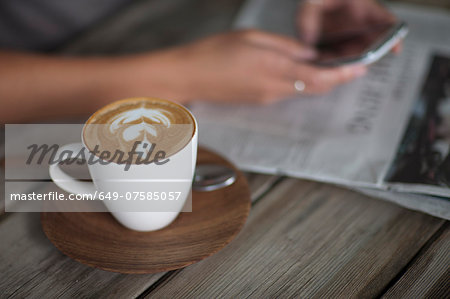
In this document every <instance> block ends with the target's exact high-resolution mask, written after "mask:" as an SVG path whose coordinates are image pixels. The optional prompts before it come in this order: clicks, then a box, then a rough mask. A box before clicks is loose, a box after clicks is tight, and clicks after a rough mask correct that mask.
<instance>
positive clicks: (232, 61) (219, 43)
mask: <svg viewBox="0 0 450 299" xmlns="http://www.w3.org/2000/svg"><path fill="white" fill-rule="evenodd" d="M313 55H314V53H313V52H312V51H311V50H310V49H308V48H306V47H305V46H302V45H301V44H300V43H298V42H297V41H295V40H293V39H289V38H286V37H281V36H277V35H273V34H268V33H263V32H259V31H253V30H250V31H241V32H231V33H226V34H220V35H216V36H213V37H209V38H206V39H204V40H201V41H198V42H194V43H192V44H188V45H185V46H182V47H178V48H172V49H168V50H164V51H157V52H152V53H146V54H139V55H131V56H123V57H109V58H108V57H92V58H76V57H59V56H46V55H37V54H26V53H12V52H6V51H3V52H0V65H1V69H0V105H1V109H0V117H1V119H2V121H3V123H11V122H20V121H31V120H33V119H43V118H55V117H60V118H61V117H66V116H76V115H86V114H90V113H92V112H93V111H95V110H96V109H97V108H99V107H101V106H103V105H105V104H106V103H108V102H110V101H113V100H117V99H121V98H126V97H133V96H154V97H160V98H166V99H173V100H175V101H178V102H182V103H183V102H187V101H189V100H192V99H204V100H210V101H249V102H256V103H258V102H265V103H267V102H273V101H276V100H279V99H281V98H283V97H286V96H289V95H292V94H294V93H295V89H294V82H295V81H296V80H301V81H303V82H304V83H305V90H304V92H305V93H323V92H326V91H329V90H330V89H332V88H333V87H335V86H336V85H339V84H342V83H344V82H346V81H349V80H351V79H353V78H355V77H358V76H361V75H363V74H364V72H365V68H364V67H361V66H353V67H342V68H329V69H324V68H317V67H314V66H312V65H309V64H308V62H307V60H308V59H310V58H312V57H313Z"/></svg>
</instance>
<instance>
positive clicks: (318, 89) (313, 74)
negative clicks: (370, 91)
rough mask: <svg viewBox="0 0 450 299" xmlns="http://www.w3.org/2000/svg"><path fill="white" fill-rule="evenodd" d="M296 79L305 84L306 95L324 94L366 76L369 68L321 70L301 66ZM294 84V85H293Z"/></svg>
mask: <svg viewBox="0 0 450 299" xmlns="http://www.w3.org/2000/svg"><path fill="white" fill-rule="evenodd" d="M296 72H297V74H296V78H294V80H292V81H291V82H295V80H296V79H298V80H301V81H303V82H304V84H305V88H304V93H307V94H308V93H311V94H317V93H324V92H328V91H330V90H332V89H333V88H335V87H336V86H337V85H340V84H344V83H346V82H348V81H351V80H353V79H356V78H358V77H361V76H364V75H365V74H366V73H367V67H366V66H364V65H354V66H343V67H334V68H320V67H315V66H310V65H300V66H299V67H298V68H297V70H296ZM292 84H293V83H292Z"/></svg>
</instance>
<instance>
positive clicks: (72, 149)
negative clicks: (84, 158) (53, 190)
mask: <svg viewBox="0 0 450 299" xmlns="http://www.w3.org/2000/svg"><path fill="white" fill-rule="evenodd" d="M83 150H84V146H83V144H81V143H70V144H66V145H64V146H62V147H60V148H59V149H58V151H57V152H56V157H61V154H62V153H63V152H64V151H66V153H72V155H70V154H69V155H66V157H64V158H63V159H61V161H64V160H68V159H71V158H74V157H75V156H76V154H77V153H79V152H81V151H83ZM49 173H50V177H51V179H52V180H53V182H54V183H55V184H56V185H57V186H58V187H60V188H61V189H63V190H65V191H67V192H70V193H74V194H83V195H84V194H86V195H91V196H93V197H94V195H95V193H96V188H95V186H94V183H92V182H83V181H80V180H78V179H76V178H74V177H72V176H70V175H68V174H67V173H65V172H64V171H62V169H61V168H60V166H59V163H55V164H51V165H50V167H49Z"/></svg>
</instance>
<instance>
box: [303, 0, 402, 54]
mask: <svg viewBox="0 0 450 299" xmlns="http://www.w3.org/2000/svg"><path fill="white" fill-rule="evenodd" d="M395 20H396V18H395V16H394V15H392V14H391V13H390V12H389V11H388V10H387V9H386V8H384V7H383V6H382V5H381V4H380V3H378V2H377V1H376V0H304V1H303V2H302V3H301V4H300V6H299V10H298V18H297V24H298V28H299V33H300V35H301V38H302V40H303V41H304V42H305V43H306V44H308V45H310V46H313V45H315V44H316V43H317V42H318V41H319V39H320V38H321V37H325V36H333V35H339V34H342V33H346V32H354V31H355V29H356V30H364V29H367V28H369V27H371V26H374V25H382V24H391V23H394V22H395ZM393 51H394V52H395V53H398V52H400V51H401V43H398V44H397V45H396V46H395V47H394V48H393Z"/></svg>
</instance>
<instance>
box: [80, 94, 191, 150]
mask: <svg viewBox="0 0 450 299" xmlns="http://www.w3.org/2000/svg"><path fill="white" fill-rule="evenodd" d="M194 128H195V127H194V123H193V120H192V117H191V116H190V114H189V113H188V112H187V111H186V110H185V109H184V108H183V107H181V106H178V105H176V104H173V103H170V102H166V101H163V100H155V99H147V98H140V99H130V100H125V101H119V102H117V104H114V103H113V104H111V105H108V106H106V107H105V108H103V109H101V110H99V111H98V112H97V113H95V114H94V115H93V116H92V117H91V118H90V119H89V120H88V122H87V124H86V126H85V129H84V132H83V137H84V140H85V144H86V145H87V147H88V148H89V150H91V151H92V150H93V149H94V148H95V146H98V147H99V150H100V151H105V150H107V151H110V152H114V151H115V150H120V151H123V152H125V153H128V152H129V151H130V150H131V149H132V148H133V145H134V146H135V144H136V142H139V144H138V146H137V147H136V148H135V149H136V151H138V152H143V153H144V154H147V153H148V151H149V150H150V149H151V148H152V145H155V146H156V148H155V149H154V150H155V151H154V153H153V154H155V153H156V152H157V151H158V150H163V151H164V152H166V153H167V155H171V154H174V153H175V152H177V151H178V150H180V149H181V148H183V147H184V146H185V145H186V144H187V143H188V142H189V140H190V139H191V138H192V135H193V131H194Z"/></svg>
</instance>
